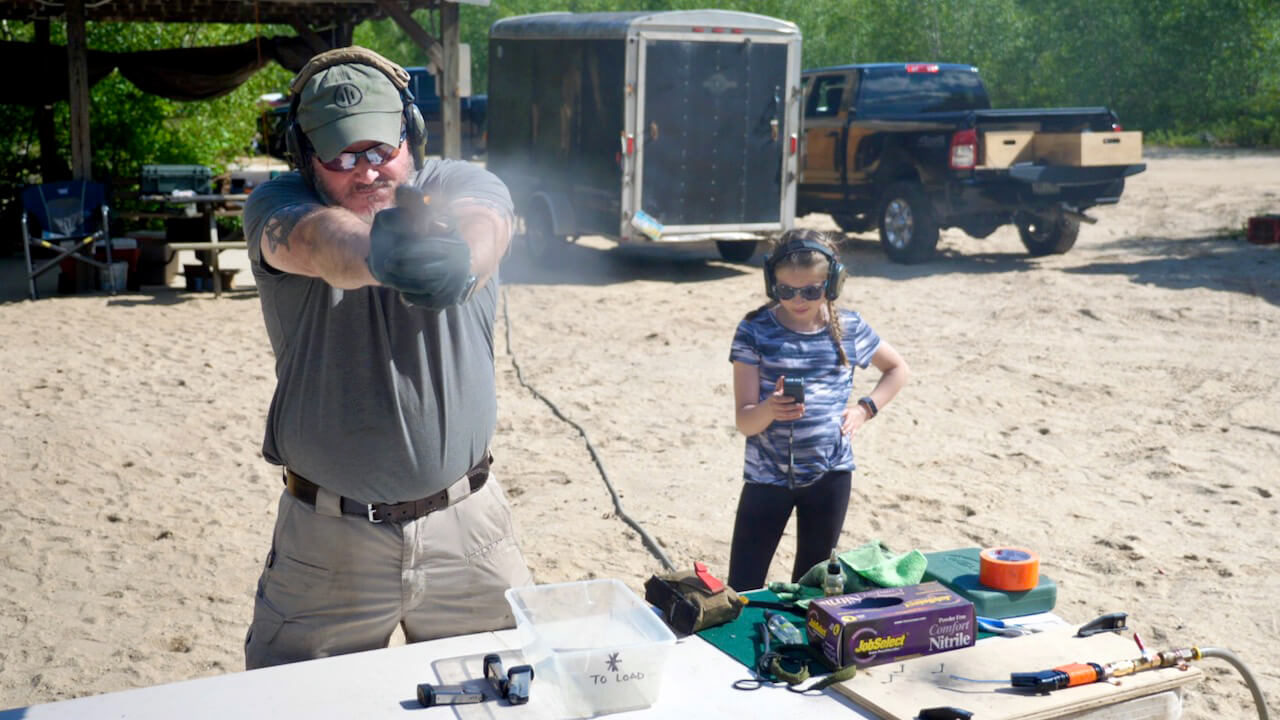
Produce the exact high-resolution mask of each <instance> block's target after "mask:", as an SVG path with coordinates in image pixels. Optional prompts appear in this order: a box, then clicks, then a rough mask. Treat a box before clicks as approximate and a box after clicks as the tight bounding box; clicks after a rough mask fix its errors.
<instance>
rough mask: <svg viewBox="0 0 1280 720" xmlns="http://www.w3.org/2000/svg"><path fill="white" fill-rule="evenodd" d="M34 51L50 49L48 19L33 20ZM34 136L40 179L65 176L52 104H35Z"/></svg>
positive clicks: (42, 54) (65, 171) (46, 180)
mask: <svg viewBox="0 0 1280 720" xmlns="http://www.w3.org/2000/svg"><path fill="white" fill-rule="evenodd" d="M35 31H36V36H35V39H36V52H38V53H40V56H41V57H44V53H45V52H47V51H48V50H50V44H49V19H48V18H37V19H36V20H35ZM35 122H36V137H37V138H38V139H39V141H40V181H41V182H53V181H55V180H62V179H63V178H65V177H66V173H67V166H66V165H64V164H63V163H62V159H61V158H60V157H59V156H58V136H57V134H56V131H55V129H54V123H53V105H52V103H51V104H49V105H37V106H36V109H35Z"/></svg>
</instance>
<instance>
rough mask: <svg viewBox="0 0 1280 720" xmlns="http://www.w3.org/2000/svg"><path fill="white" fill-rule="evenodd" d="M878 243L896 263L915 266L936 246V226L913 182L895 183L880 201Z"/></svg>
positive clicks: (924, 198)
mask: <svg viewBox="0 0 1280 720" xmlns="http://www.w3.org/2000/svg"><path fill="white" fill-rule="evenodd" d="M880 244H881V245H882V246H883V247H884V252H885V254H886V255H888V256H889V259H890V260H892V261H894V262H897V263H907V264H911V263H919V262H924V261H926V260H928V259H929V258H931V257H933V251H934V249H936V248H937V247H938V223H937V221H935V220H934V219H933V210H932V209H931V208H930V207H929V200H928V198H926V197H925V195H924V190H923V188H921V187H920V185H919V184H918V183H914V182H896V183H894V184H892V185H890V186H889V187H888V189H886V190H885V191H884V195H882V196H881V198H880Z"/></svg>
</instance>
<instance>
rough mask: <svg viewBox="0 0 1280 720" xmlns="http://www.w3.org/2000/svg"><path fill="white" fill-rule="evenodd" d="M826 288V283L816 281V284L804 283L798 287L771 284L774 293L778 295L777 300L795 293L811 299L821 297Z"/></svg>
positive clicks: (789, 297)
mask: <svg viewBox="0 0 1280 720" xmlns="http://www.w3.org/2000/svg"><path fill="white" fill-rule="evenodd" d="M826 289H827V284H826V283H818V284H817V285H806V286H804V287H798V288H795V287H791V286H790V285H783V284H782V283H775V284H774V286H773V292H774V294H775V295H777V296H778V299H779V300H790V299H791V298H793V297H795V296H796V295H799V296H800V297H802V298H804V299H805V300H809V301H813V300H817V299H818V298H820V297H822V293H823V291H824V290H826Z"/></svg>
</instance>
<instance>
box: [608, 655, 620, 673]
mask: <svg viewBox="0 0 1280 720" xmlns="http://www.w3.org/2000/svg"><path fill="white" fill-rule="evenodd" d="M605 662H606V663H608V664H609V672H618V663H619V662H621V661H620V660H619V659H618V653H609V659H608V660H606V661H605Z"/></svg>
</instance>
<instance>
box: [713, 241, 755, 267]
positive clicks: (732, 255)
mask: <svg viewBox="0 0 1280 720" xmlns="http://www.w3.org/2000/svg"><path fill="white" fill-rule="evenodd" d="M716 250H717V251H719V252H720V257H722V258H724V259H725V260H726V261H728V262H735V263H744V262H746V261H748V260H750V259H751V256H752V255H755V254H756V241H755V240H717V241H716Z"/></svg>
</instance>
